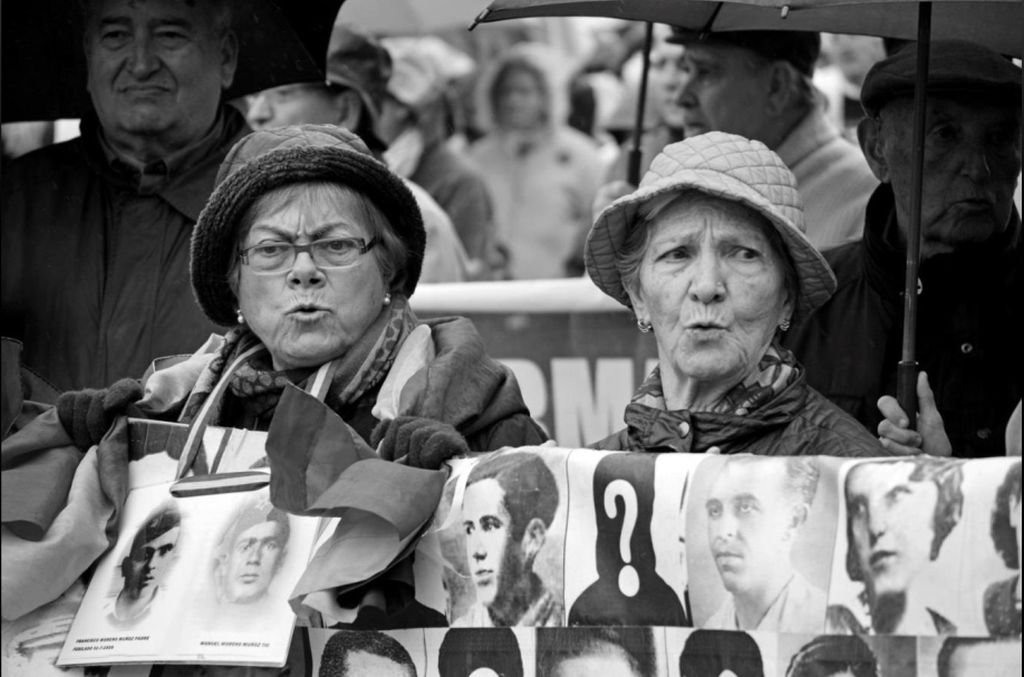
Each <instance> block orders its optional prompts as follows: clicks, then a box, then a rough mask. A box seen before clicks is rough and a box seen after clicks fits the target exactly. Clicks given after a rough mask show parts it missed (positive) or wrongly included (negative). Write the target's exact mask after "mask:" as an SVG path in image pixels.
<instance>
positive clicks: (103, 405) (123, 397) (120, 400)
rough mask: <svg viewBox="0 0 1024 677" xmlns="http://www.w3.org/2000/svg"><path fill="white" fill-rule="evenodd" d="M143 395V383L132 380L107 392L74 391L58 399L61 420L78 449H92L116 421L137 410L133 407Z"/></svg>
mask: <svg viewBox="0 0 1024 677" xmlns="http://www.w3.org/2000/svg"><path fill="white" fill-rule="evenodd" d="M142 393H143V391H142V384H141V383H139V382H138V381H136V380H135V379H131V378H123V379H121V380H120V381H118V382H116V383H115V384H114V385H112V386H110V387H109V388H105V389H103V390H91V389H86V390H72V391H69V392H66V393H62V394H61V395H60V396H59V397H58V398H57V417H58V418H59V419H60V423H61V425H63V426H64V429H65V430H66V431H67V433H68V435H70V436H71V440H72V441H73V442H74V443H75V446H77V447H80V448H82V449H88V448H89V447H91V446H92V445H94V444H98V443H99V441H100V440H101V439H102V438H103V436H104V435H105V434H106V433H107V430H109V429H110V426H111V425H112V424H113V423H114V419H115V418H117V417H118V416H121V415H124V414H130V413H131V410H134V407H132V406H131V405H132V404H134V403H135V402H138V401H139V400H140V399H142Z"/></svg>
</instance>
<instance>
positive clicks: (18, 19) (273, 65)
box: [0, 0, 342, 122]
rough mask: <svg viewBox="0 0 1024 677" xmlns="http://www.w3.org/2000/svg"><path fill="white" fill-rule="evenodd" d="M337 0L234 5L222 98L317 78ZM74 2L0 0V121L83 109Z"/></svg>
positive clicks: (254, 0)
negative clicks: (229, 67)
mask: <svg viewBox="0 0 1024 677" xmlns="http://www.w3.org/2000/svg"><path fill="white" fill-rule="evenodd" d="M341 2H342V0H288V1H287V2H285V1H284V0H281V2H275V1H274V0H251V1H250V2H247V3H246V4H245V5H244V11H243V10H241V9H239V10H237V11H236V12H235V16H234V29H235V33H236V34H237V35H238V38H239V55H238V70H237V71H236V73H235V81H234V83H233V84H232V86H231V88H230V89H229V90H228V91H227V95H226V96H227V98H229V99H232V98H235V97H238V96H242V95H244V94H250V93H252V92H256V91H259V90H261V89H267V88H269V87H274V86H277V85H281V84H288V83H291V82H304V81H305V82H309V81H314V80H323V79H324V71H325V68H324V66H325V62H326V59H327V45H328V42H329V41H330V37H331V28H332V27H333V26H334V21H335V18H336V16H337V14H338V7H339V6H340V4H341ZM78 5H79V3H78V2H77V1H76V0H30V1H29V2H4V3H2V5H0V11H2V18H0V29H2V38H0V40H2V42H0V44H2V45H3V60H2V70H0V82H2V83H3V85H2V87H3V90H2V91H3V106H2V108H0V117H2V120H3V122H16V121H19V120H56V119H59V118H77V117H81V116H82V114H83V113H85V112H86V111H88V110H89V107H90V102H89V94H88V92H86V89H85V81H86V70H85V53H84V51H83V49H82V17H81V15H80V13H79V10H78ZM239 7H240V8H241V7H242V4H241V3H239Z"/></svg>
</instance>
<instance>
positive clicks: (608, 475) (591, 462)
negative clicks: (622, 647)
mask: <svg viewBox="0 0 1024 677" xmlns="http://www.w3.org/2000/svg"><path fill="white" fill-rule="evenodd" d="M695 465H696V460H695V457H693V456H689V455H686V454H631V453H617V452H609V453H598V452H593V451H579V452H577V453H573V454H572V455H571V456H570V457H569V529H568V530H567V532H566V547H565V552H566V565H565V568H566V571H571V572H572V576H569V577H567V579H566V581H565V598H566V603H567V607H568V622H569V624H570V625H666V626H689V625H691V624H692V623H691V619H690V616H689V610H688V605H687V595H686V586H687V575H686V562H685V553H686V540H685V533H684V528H685V521H684V519H683V517H684V513H683V504H684V499H685V493H686V492H685V490H686V486H687V478H688V477H689V471H690V469H691V468H692V467H694V466H695Z"/></svg>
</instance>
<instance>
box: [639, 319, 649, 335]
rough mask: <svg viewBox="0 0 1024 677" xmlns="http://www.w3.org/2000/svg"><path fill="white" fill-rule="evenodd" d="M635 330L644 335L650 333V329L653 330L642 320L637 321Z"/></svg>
mask: <svg viewBox="0 0 1024 677" xmlns="http://www.w3.org/2000/svg"><path fill="white" fill-rule="evenodd" d="M636 328H637V329H639V330H640V331H641V332H642V333H644V334H646V333H648V332H650V331H651V329H653V327H652V326H651V323H650V322H645V321H644V320H641V319H637V321H636Z"/></svg>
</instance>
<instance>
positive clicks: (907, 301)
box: [896, 2, 932, 428]
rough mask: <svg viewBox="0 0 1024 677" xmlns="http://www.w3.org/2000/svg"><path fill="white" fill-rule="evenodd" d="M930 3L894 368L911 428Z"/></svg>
mask: <svg viewBox="0 0 1024 677" xmlns="http://www.w3.org/2000/svg"><path fill="white" fill-rule="evenodd" d="M931 28H932V3H931V2H922V3H921V4H920V5H918V14H917V81H916V83H915V85H914V136H913V155H914V165H913V167H912V168H911V169H912V173H911V176H910V181H911V195H910V197H911V203H910V223H908V224H907V260H906V278H905V279H904V284H903V352H902V355H901V359H900V364H899V368H898V371H897V374H896V376H897V381H896V399H897V401H898V402H899V404H900V407H901V408H902V409H903V412H904V413H905V414H906V415H907V421H908V423H909V425H910V427H911V428H916V427H917V345H916V338H917V294H918V286H917V285H918V269H919V267H920V263H921V190H922V184H923V182H924V124H925V112H926V104H927V97H926V95H927V92H926V91H925V90H926V88H927V85H928V57H929V52H930V51H931Z"/></svg>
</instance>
